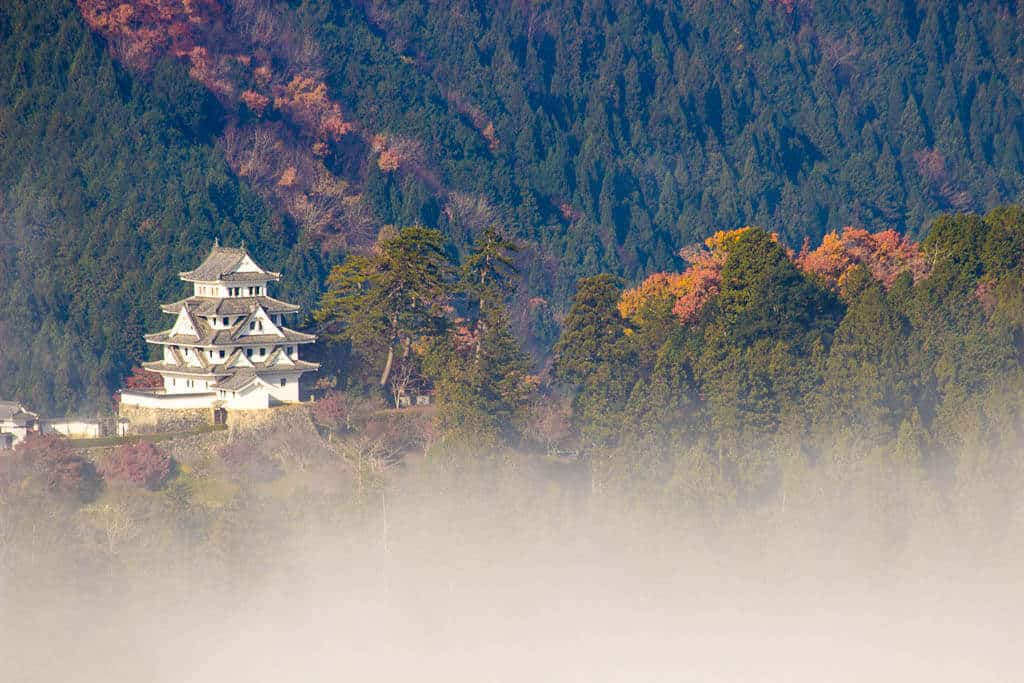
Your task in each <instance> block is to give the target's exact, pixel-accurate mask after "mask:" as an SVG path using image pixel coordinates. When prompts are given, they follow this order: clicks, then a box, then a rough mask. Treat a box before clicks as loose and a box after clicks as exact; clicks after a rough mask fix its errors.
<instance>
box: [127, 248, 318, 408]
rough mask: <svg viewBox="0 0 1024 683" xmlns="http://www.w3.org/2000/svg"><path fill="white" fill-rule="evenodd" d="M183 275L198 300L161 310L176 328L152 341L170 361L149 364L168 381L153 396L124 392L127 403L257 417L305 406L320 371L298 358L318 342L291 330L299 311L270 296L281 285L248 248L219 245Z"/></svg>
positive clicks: (149, 338) (155, 335) (154, 336)
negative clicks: (308, 380) (312, 377)
mask: <svg viewBox="0 0 1024 683" xmlns="http://www.w3.org/2000/svg"><path fill="white" fill-rule="evenodd" d="M178 276H179V277H180V278H181V279H182V280H183V281H185V282H188V283H191V284H192V286H193V293H192V296H190V297H188V298H187V299H182V300H181V301H176V302H174V303H171V304H164V305H163V306H161V308H162V309H163V311H164V312H165V313H170V314H172V315H174V316H175V320H174V325H173V326H172V327H171V328H170V329H168V330H164V331H163V332H156V333H153V334H147V335H146V336H145V338H146V341H147V342H149V343H150V344H155V345H157V346H159V347H161V349H162V351H163V358H162V359H161V360H158V361H153V362H149V363H143V367H145V368H146V369H147V370H151V371H153V372H157V373H159V374H160V376H161V377H162V378H163V387H162V388H158V389H154V390H134V389H133V390H128V389H126V390H123V391H122V392H121V404H122V405H123V406H137V407H142V408H168V409H195V408H227V409H231V410H252V409H261V408H269V407H271V406H273V405H279V404H283V403H295V402H298V401H299V400H300V394H299V378H300V377H301V376H302V375H303V374H304V373H307V372H313V371H316V370H317V369H318V368H319V367H320V366H319V365H318V364H317V363H309V362H306V361H303V360H300V359H299V348H300V347H301V346H302V345H303V344H312V343H313V342H315V341H316V337H315V336H314V335H311V334H304V333H302V332H296V331H295V330H292V329H289V328H287V327H285V322H286V318H287V317H288V316H292V315H294V314H295V313H296V311H298V310H299V307H298V306H296V305H295V304H290V303H287V302H284V301H279V300H278V299H274V298H273V297H271V296H269V293H268V290H267V285H268V283H270V282H271V281H275V282H276V281H277V280H280V279H281V275H280V274H279V273H272V272H270V271H267V270H264V269H263V268H262V267H260V266H259V265H258V264H257V263H256V262H255V261H254V260H253V259H252V257H251V256H250V255H249V253H248V252H247V251H246V249H245V247H244V246H243V247H242V248H240V249H233V248H228V247H222V246H220V244H219V243H216V242H215V243H214V246H213V249H212V250H211V251H210V254H209V255H208V256H207V257H206V260H205V261H203V263H202V264H201V265H200V266H199V267H198V268H196V269H195V270H190V271H188V272H184V273H179V274H178Z"/></svg>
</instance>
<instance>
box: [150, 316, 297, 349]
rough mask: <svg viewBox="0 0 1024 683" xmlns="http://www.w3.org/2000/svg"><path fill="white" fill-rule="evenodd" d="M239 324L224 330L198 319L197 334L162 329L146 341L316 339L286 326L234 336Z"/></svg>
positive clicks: (244, 342) (199, 343)
mask: <svg viewBox="0 0 1024 683" xmlns="http://www.w3.org/2000/svg"><path fill="white" fill-rule="evenodd" d="M244 324H245V321H244V320H243V321H242V322H241V323H239V325H244ZM239 325H235V326H234V327H231V328H228V329H226V330H214V329H212V328H211V327H210V326H209V325H207V324H206V323H205V322H204V321H203V320H202V319H200V320H199V321H198V324H197V327H199V328H200V329H201V330H202V334H201V335H199V336H196V335H194V334H171V331H170V330H164V331H163V332H154V333H153V334H147V335H146V341H148V342H150V343H152V344H181V345H183V346H231V345H232V344H238V345H247V344H280V343H281V342H292V343H295V344H304V343H307V342H314V341H316V335H312V334H306V333H304V332H296V331H295V330H292V329H289V328H287V327H281V328H280V329H281V335H276V334H247V335H244V336H236V335H235V333H236V331H237V328H238V327H239Z"/></svg>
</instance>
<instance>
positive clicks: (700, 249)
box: [619, 228, 777, 325]
mask: <svg viewBox="0 0 1024 683" xmlns="http://www.w3.org/2000/svg"><path fill="white" fill-rule="evenodd" d="M748 230H750V228H738V229H736V230H721V231H719V232H716V233H715V234H714V235H712V236H711V237H709V238H707V239H706V240H704V244H703V245H697V246H693V247H687V248H686V249H683V250H682V251H681V252H680V255H681V256H682V257H683V258H684V259H685V260H686V261H688V262H689V263H690V266H689V267H688V268H687V269H686V270H684V271H683V272H682V273H655V274H653V275H651V276H650V277H648V278H647V279H646V280H644V281H643V282H642V283H640V285H639V286H637V287H634V288H633V289H628V290H626V291H625V292H623V294H622V298H621V299H620V300H619V314H620V315H621V316H622V317H623V318H626V319H628V320H633V321H637V322H639V321H642V315H643V309H644V308H645V307H646V306H647V305H648V304H649V303H650V302H651V301H652V300H655V299H659V298H663V297H671V298H672V299H674V300H675V303H674V304H673V307H672V313H673V314H675V316H676V317H677V318H679V320H680V322H682V323H683V324H684V325H685V324H689V323H692V322H694V321H696V320H697V318H698V317H699V316H700V312H701V311H702V310H703V309H704V306H705V305H706V304H707V302H708V301H710V300H711V299H712V298H713V297H714V296H715V295H716V294H718V292H719V287H720V285H721V272H722V267H723V266H724V265H725V261H726V259H727V258H728V254H729V247H730V246H731V245H733V244H735V242H736V240H737V239H739V237H740V236H741V235H742V234H743V233H745V232H746V231H748ZM776 239H777V238H776Z"/></svg>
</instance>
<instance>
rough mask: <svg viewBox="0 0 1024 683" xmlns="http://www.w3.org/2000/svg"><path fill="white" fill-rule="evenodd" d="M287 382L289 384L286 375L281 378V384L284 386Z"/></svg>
mask: <svg viewBox="0 0 1024 683" xmlns="http://www.w3.org/2000/svg"><path fill="white" fill-rule="evenodd" d="M286 384H288V380H286V379H285V378H284V377H282V378H281V386H282V387H283V386H284V385H286Z"/></svg>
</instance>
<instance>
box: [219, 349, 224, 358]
mask: <svg viewBox="0 0 1024 683" xmlns="http://www.w3.org/2000/svg"><path fill="white" fill-rule="evenodd" d="M220 357H221V358H223V357H224V349H221V350H220Z"/></svg>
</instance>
